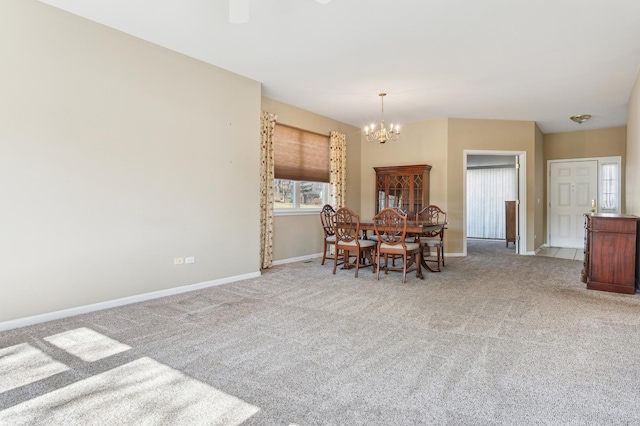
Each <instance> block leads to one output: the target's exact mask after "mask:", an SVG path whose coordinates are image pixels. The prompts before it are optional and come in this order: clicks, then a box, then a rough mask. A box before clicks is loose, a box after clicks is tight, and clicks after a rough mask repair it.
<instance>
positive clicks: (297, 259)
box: [273, 253, 322, 266]
mask: <svg viewBox="0 0 640 426" xmlns="http://www.w3.org/2000/svg"><path fill="white" fill-rule="evenodd" d="M318 257H322V253H315V254H308V255H306V256H299V257H291V258H289V259H281V260H274V261H273V266H277V265H284V264H286V263H294V262H302V261H305V260H309V259H316V258H318Z"/></svg>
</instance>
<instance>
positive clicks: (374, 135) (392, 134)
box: [364, 93, 400, 144]
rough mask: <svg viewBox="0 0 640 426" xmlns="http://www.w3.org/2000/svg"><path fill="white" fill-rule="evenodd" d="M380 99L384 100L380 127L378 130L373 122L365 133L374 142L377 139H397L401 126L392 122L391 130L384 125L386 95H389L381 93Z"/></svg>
mask: <svg viewBox="0 0 640 426" xmlns="http://www.w3.org/2000/svg"><path fill="white" fill-rule="evenodd" d="M378 96H380V100H381V101H382V114H381V115H380V128H379V129H378V130H376V126H375V124H373V123H372V124H371V125H370V126H367V127H365V128H364V135H365V136H366V137H367V141H369V142H373V141H377V142H380V143H381V144H382V143H385V142H386V141H397V140H398V136H400V126H398V125H397V124H396V125H395V126H394V125H393V124H391V125H390V126H389V130H387V128H386V127H384V97H385V96H387V94H386V93H380V94H379V95H378Z"/></svg>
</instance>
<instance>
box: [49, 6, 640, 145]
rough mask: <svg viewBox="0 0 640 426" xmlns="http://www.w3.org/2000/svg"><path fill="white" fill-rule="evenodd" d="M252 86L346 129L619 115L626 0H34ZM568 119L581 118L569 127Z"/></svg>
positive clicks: (635, 36) (637, 11)
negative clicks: (236, 8)
mask: <svg viewBox="0 0 640 426" xmlns="http://www.w3.org/2000/svg"><path fill="white" fill-rule="evenodd" d="M41 1H42V2H43V3H47V4H50V5H53V6H56V7H58V8H61V9H63V10H66V11H69V12H71V13H74V14H77V15H79V16H82V17H85V18H87V19H90V20H93V21H96V22H99V23H101V24H104V25H107V26H109V27H112V28H115V29H118V30H120V31H123V32H125V33H128V34H131V35H133V36H136V37H139V38H141V39H144V40H147V41H150V42H152V43H155V44H158V45H161V46H164V47H166V48H169V49H172V50H174V51H177V52H181V53H183V54H185V55H188V56H191V57H193V58H197V59H199V60H201V61H204V62H208V63H210V64H213V65H216V66H219V67H221V68H224V69H227V70H229V71H232V72H235V73H237V74H240V75H243V76H246V77H248V78H251V79H254V80H257V81H259V82H261V83H262V89H263V96H266V97H269V98H272V99H275V100H278V101H281V102H285V103H287V104H290V105H294V106H296V107H299V108H303V109H306V110H309V111H312V112H315V113H317V114H321V115H324V116H327V117H330V118H333V119H336V120H339V121H342V122H345V123H349V124H352V125H354V126H357V127H364V125H365V124H368V123H371V122H372V121H378V120H379V119H380V98H379V97H378V93H380V92H386V93H387V96H386V97H385V104H384V105H385V121H386V122H387V123H397V122H400V123H409V122H415V121H424V120H430V119H438V118H447V117H449V118H480V119H500V120H526V121H535V122H537V123H538V126H539V127H540V129H541V130H542V131H543V132H544V133H554V132H564V131H575V130H587V129H597V128H606V127H615V126H623V125H625V124H626V122H627V120H626V104H627V101H628V99H629V95H630V93H631V88H632V86H633V83H634V81H635V78H636V75H637V73H638V70H639V66H640V1H638V0H609V1H602V0H535V1H526V2H525V1H514V0H483V1H478V0H445V1H442V0H439V1H433V0H394V1H384V0H367V1H357V0H332V1H330V2H329V3H328V4H326V5H322V4H319V3H318V2H316V1H314V0H250V2H249V6H250V19H249V22H247V23H244V24H230V23H229V1H228V0H41ZM575 114H591V115H592V118H591V120H589V121H587V122H586V123H583V124H577V123H574V122H572V121H570V120H569V116H571V115H575Z"/></svg>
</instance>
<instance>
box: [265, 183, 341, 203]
mask: <svg viewBox="0 0 640 426" xmlns="http://www.w3.org/2000/svg"><path fill="white" fill-rule="evenodd" d="M328 186H329V185H328V184H326V183H322V182H305V181H297V180H288V179H275V180H274V184H273V191H274V195H275V204H274V208H276V209H320V208H322V206H323V205H325V204H326V203H327V196H326V195H327V191H328Z"/></svg>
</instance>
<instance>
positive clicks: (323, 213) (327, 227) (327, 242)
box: [320, 204, 336, 265]
mask: <svg viewBox="0 0 640 426" xmlns="http://www.w3.org/2000/svg"><path fill="white" fill-rule="evenodd" d="M335 213H336V211H335V209H334V208H333V207H332V206H331V204H325V205H324V206H322V210H320V223H321V224H322V232H324V250H322V262H321V265H324V261H325V259H326V258H327V248H329V247H331V246H333V247H334V250H335V245H336V235H335V233H334V232H333V227H332V226H331V221H332V217H333V215H334V214H335Z"/></svg>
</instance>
